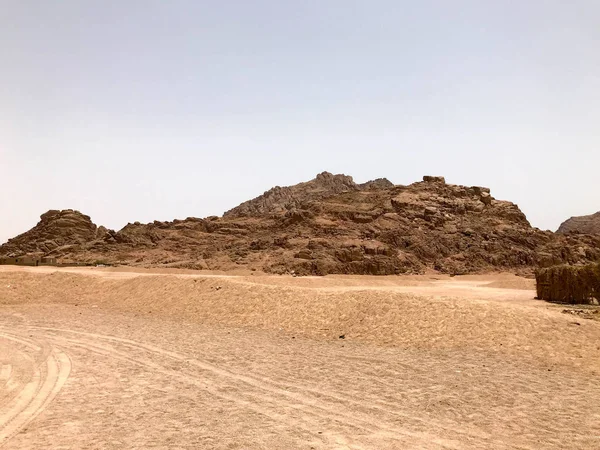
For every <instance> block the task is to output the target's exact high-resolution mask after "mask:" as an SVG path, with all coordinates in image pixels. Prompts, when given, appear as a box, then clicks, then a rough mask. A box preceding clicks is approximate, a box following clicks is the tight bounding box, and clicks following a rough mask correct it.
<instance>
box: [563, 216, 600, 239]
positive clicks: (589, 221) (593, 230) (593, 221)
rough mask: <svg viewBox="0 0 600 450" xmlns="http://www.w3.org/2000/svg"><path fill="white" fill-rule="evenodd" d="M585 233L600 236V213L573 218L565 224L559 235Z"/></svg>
mask: <svg viewBox="0 0 600 450" xmlns="http://www.w3.org/2000/svg"><path fill="white" fill-rule="evenodd" d="M573 232H575V233H583V234H597V235H600V212H597V213H596V214H592V215H589V216H579V217H571V218H570V219H569V220H567V221H565V222H563V223H562V224H561V226H560V227H559V229H558V231H557V233H562V234H566V233H573Z"/></svg>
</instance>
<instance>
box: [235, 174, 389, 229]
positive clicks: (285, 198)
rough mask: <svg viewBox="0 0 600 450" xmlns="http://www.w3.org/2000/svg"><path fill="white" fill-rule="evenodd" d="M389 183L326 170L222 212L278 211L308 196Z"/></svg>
mask: <svg viewBox="0 0 600 450" xmlns="http://www.w3.org/2000/svg"><path fill="white" fill-rule="evenodd" d="M392 186H393V183H392V182H391V181H389V180H387V179H385V178H379V179H377V180H372V181H368V182H367V183H364V184H356V183H355V182H354V180H353V179H352V177H349V176H347V175H333V174H331V173H329V172H323V173H320V174H319V175H317V176H316V178H315V179H314V180H310V181H307V182H305V183H300V184H297V185H295V186H286V187H280V186H275V187H274V188H272V189H270V190H268V191H267V192H265V193H264V194H263V195H261V196H259V197H257V198H255V199H253V200H248V201H247V202H244V203H242V204H241V205H239V206H237V207H236V208H233V209H232V210H230V211H227V212H225V214H224V215H223V217H226V218H231V217H244V216H264V215H270V214H281V213H284V212H286V211H289V210H292V209H294V208H297V207H299V206H300V205H302V203H303V202H306V201H308V200H312V201H315V200H322V199H325V198H328V197H332V196H334V195H336V194H342V193H345V192H356V191H361V190H367V189H380V188H390V187H392Z"/></svg>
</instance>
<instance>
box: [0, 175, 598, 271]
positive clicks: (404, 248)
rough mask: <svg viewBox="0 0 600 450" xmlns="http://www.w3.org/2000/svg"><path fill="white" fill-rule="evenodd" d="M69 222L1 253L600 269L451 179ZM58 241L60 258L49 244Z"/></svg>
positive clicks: (318, 186) (320, 188) (589, 245)
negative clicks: (219, 210) (209, 211)
mask: <svg viewBox="0 0 600 450" xmlns="http://www.w3.org/2000/svg"><path fill="white" fill-rule="evenodd" d="M62 213H64V215H63V216H60V217H62V218H61V220H58V218H57V216H56V212H53V213H51V214H50V215H49V216H47V217H45V218H43V220H42V222H40V224H38V226H36V227H35V228H34V229H33V230H31V231H30V232H28V233H25V234H24V235H21V236H19V237H17V238H15V239H13V240H11V241H10V242H9V243H7V244H5V245H4V246H2V247H0V256H1V255H3V254H7V253H10V252H13V253H14V252H19V254H23V253H29V252H35V251H41V252H49V253H50V254H52V255H57V256H63V257H65V258H68V259H71V260H75V261H88V262H93V261H97V260H102V261H106V262H109V263H120V264H132V265H140V266H162V267H189V268H211V269H222V270H227V269H233V268H248V269H258V270H264V271H267V272H275V273H292V272H293V273H295V274H320V275H324V274H328V273H340V274H344V273H345V274H373V275H384V274H398V273H419V272H423V271H425V270H428V269H433V270H438V271H441V272H445V273H454V274H463V273H474V272H481V271H490V270H514V271H520V272H526V271H529V272H532V271H533V269H534V268H537V267H544V266H548V265H552V264H556V263H572V264H578V263H585V262H588V261H594V260H597V259H600V236H592V235H585V234H579V235H577V234H569V235H562V234H555V233H552V232H548V231H540V230H538V229H535V228H532V227H531V225H530V224H529V222H528V221H527V218H526V217H525V215H524V214H523V212H522V211H521V210H520V209H519V208H518V206H517V205H515V204H514V203H511V202H507V201H501V200H497V199H495V198H494V197H493V196H492V195H491V193H490V190H489V189H487V188H483V187H478V186H475V187H467V186H457V185H452V184H447V183H446V182H445V180H444V179H443V178H442V177H425V179H424V181H422V182H418V183H413V184H411V185H409V186H394V185H391V183H389V181H387V180H383V179H382V180H375V181H373V182H370V183H365V184H364V185H357V184H356V183H354V181H353V180H352V178H351V177H348V176H345V175H332V174H329V173H326V172H325V173H323V174H320V175H318V176H317V177H316V178H315V179H314V180H311V181H309V182H306V183H301V184H299V185H296V186H290V187H284V188H281V187H278V188H274V189H271V190H270V191H267V192H266V193H265V194H263V195H262V196H260V197H258V198H256V199H254V200H250V201H248V202H245V203H243V204H242V205H240V206H239V207H237V208H234V209H233V210H231V211H229V212H227V213H226V214H225V215H224V216H223V217H221V218H219V217H209V218H206V219H197V218H187V219H185V220H174V221H173V222H157V221H155V222H153V223H149V224H140V223H137V222H136V223H133V224H128V225H127V226H125V227H124V228H123V229H122V230H120V231H118V232H114V231H110V230H105V229H102V230H101V229H100V228H96V227H95V225H93V224H92V223H91V221H90V220H89V218H86V217H87V216H83V215H80V214H79V213H76V214H75V215H73V214H74V212H71V213H65V212H62ZM45 216H46V215H45ZM55 217H56V218H55ZM69 217H70V218H69ZM67 219H68V220H67ZM75 219H76V220H75ZM51 223H52V224H53V225H50V224H51ZM69 223H70V225H68V224H69ZM58 224H61V225H60V226H59V225H58ZM65 227H66V228H65ZM71 228H72V230H71ZM65 230H69V232H68V233H65ZM73 230H74V232H72V231H73ZM67 238H68V239H70V240H68V241H67V240H65V239H67ZM57 239H58V240H60V241H61V242H60V245H58V246H57V247H55V248H50V247H47V246H46V247H43V246H42V245H40V242H46V241H48V240H55V241H56V240H57Z"/></svg>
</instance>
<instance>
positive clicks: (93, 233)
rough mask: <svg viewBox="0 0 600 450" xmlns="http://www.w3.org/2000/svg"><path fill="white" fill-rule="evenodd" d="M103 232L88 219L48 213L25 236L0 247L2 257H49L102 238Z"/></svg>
mask: <svg viewBox="0 0 600 450" xmlns="http://www.w3.org/2000/svg"><path fill="white" fill-rule="evenodd" d="M105 234H106V229H105V228H104V227H98V226H96V225H95V224H94V223H93V222H92V221H91V219H90V217H89V216H86V215H84V214H81V213H80V212H79V211H75V210H72V209H66V210H63V211H57V210H50V211H48V212H46V213H44V214H42V215H41V217H40V221H39V222H38V224H37V225H36V226H35V227H33V228H32V229H31V230H29V231H27V232H26V233H23V234H20V235H19V236H17V237H15V238H12V239H9V241H8V242H7V243H6V244H4V245H2V246H1V247H0V255H1V256H21V255H25V254H50V253H53V252H56V251H59V250H63V251H64V250H66V248H70V247H72V246H77V248H79V246H80V245H82V244H85V243H89V242H92V241H94V240H96V239H98V238H102V237H104V235H105Z"/></svg>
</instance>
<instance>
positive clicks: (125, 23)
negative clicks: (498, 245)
mask: <svg viewBox="0 0 600 450" xmlns="http://www.w3.org/2000/svg"><path fill="white" fill-rule="evenodd" d="M0 7H1V9H0V171H1V178H0V180H1V189H0V210H1V213H0V241H2V242H3V241H4V240H6V239H7V238H9V237H12V236H14V235H16V234H18V233H20V232H23V231H25V230H27V229H29V228H30V227H32V226H33V225H35V223H36V222H37V221H38V219H39V215H40V214H42V213H43V212H45V211H46V210H48V209H65V208H74V209H79V210H81V211H82V212H84V213H86V214H88V215H91V216H92V219H93V220H94V221H95V222H96V223H97V224H103V225H106V226H108V227H109V228H115V229H119V228H121V227H122V226H123V225H125V224H126V223H127V222H133V221H136V220H138V221H141V222H148V221H152V220H154V219H158V220H172V219H174V218H185V217H187V216H197V217H204V216H207V215H212V214H216V215H220V214H221V213H222V212H223V211H225V210H227V209H229V208H231V207H233V206H236V205H237V204H238V203H240V202H242V201H244V200H247V199H249V198H252V197H255V196H256V195H259V194H261V193H262V192H264V191H265V190H267V189H269V188H270V187H272V186H274V185H289V184H295V183H297V182H300V181H304V180H307V179H310V178H313V177H314V176H315V175H316V174H317V173H318V172H321V171H324V170H328V171H330V172H334V173H346V174H349V175H352V176H354V178H355V180H356V181H359V182H364V181H366V180H368V179H372V178H378V177H387V178H389V179H390V180H392V181H393V182H395V183H397V184H408V183H411V182H413V181H417V180H419V179H420V178H421V177H422V176H423V175H425V174H432V175H444V176H446V179H447V181H448V182H451V183H456V184H466V185H485V186H489V187H490V188H491V189H492V195H494V196H495V197H496V198H499V199H506V200H511V201H514V202H515V203H517V204H519V206H520V207H521V208H522V209H523V211H524V212H525V213H526V214H527V217H528V218H529V219H530V221H531V222H532V223H533V225H534V226H537V227H540V228H544V229H547V228H550V229H555V228H556V227H557V226H558V225H559V223H560V222H561V221H562V220H564V219H566V218H568V217H570V216H572V215H581V214H589V213H593V212H595V211H598V210H600V176H599V175H600V172H599V168H600V2H599V1H598V0H572V1H568V2H567V1H564V0H560V1H558V0H514V1H508V0H437V1H434V0H421V1H414V0H411V1H401V0H368V1H367V0H364V1H352V0H302V1H300V0H298V1H291V0H289V1H282V0H252V1H249V0H236V1H233V0H221V1H203V0H190V1H177V0H169V1H149V0H139V1H132V0H118V1H114V0H113V1H106V0H95V1H92V0H65V1H46V0H38V1H32V0H0Z"/></svg>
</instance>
